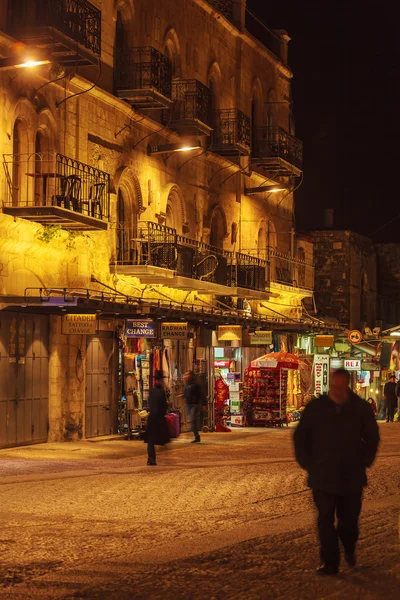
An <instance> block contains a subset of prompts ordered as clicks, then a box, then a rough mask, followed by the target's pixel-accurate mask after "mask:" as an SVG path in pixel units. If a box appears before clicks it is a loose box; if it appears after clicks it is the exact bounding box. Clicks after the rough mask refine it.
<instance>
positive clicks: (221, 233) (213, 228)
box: [210, 206, 226, 248]
mask: <svg viewBox="0 0 400 600" xmlns="http://www.w3.org/2000/svg"><path fill="white" fill-rule="evenodd" d="M225 237H226V217H225V213H224V211H223V209H222V208H221V207H220V206H216V207H215V208H214V211H213V213H212V217H211V223H210V246H214V247H216V248H223V247H224V239H225Z"/></svg>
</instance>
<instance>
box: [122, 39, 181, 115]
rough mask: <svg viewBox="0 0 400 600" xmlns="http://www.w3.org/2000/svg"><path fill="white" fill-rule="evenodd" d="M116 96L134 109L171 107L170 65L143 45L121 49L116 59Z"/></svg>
mask: <svg viewBox="0 0 400 600" xmlns="http://www.w3.org/2000/svg"><path fill="white" fill-rule="evenodd" d="M115 69H116V91H117V95H118V96H119V97H120V98H122V99H124V100H126V101H127V102H129V103H130V104H132V105H134V106H135V107H137V108H162V107H168V106H170V105H171V91H172V66H171V62H170V60H169V59H168V58H167V57H166V56H165V55H164V54H162V53H161V52H159V51H158V50H156V49H155V48H152V47H151V46H146V47H143V48H123V49H121V50H118V51H117V53H116V57H115Z"/></svg>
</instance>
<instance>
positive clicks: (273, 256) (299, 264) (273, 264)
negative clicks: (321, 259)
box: [268, 250, 314, 290]
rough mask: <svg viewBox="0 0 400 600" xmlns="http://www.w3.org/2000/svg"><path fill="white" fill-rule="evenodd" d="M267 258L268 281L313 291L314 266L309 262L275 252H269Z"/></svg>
mask: <svg viewBox="0 0 400 600" xmlns="http://www.w3.org/2000/svg"><path fill="white" fill-rule="evenodd" d="M268 257H269V258H268V268H269V274H268V280H269V281H271V282H274V283H281V284H283V285H289V286H291V287H297V288H302V289H307V290H312V289H314V264H313V263H312V262H311V261H309V260H303V259H300V258H296V257H294V256H290V255H287V254H282V253H280V252H277V251H276V250H270V252H269V253H268Z"/></svg>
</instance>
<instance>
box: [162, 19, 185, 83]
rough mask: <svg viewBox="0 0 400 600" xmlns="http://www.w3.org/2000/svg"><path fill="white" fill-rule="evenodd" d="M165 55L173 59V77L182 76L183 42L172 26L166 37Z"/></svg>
mask: <svg viewBox="0 0 400 600" xmlns="http://www.w3.org/2000/svg"><path fill="white" fill-rule="evenodd" d="M164 48H165V55H166V56H167V57H168V58H169V60H170V61H171V67H172V77H173V78H179V77H182V55H181V44H180V42H179V38H178V35H177V33H176V31H175V29H173V28H172V27H171V28H170V29H168V30H167V32H166V34H165V37H164Z"/></svg>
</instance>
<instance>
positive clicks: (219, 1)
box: [206, 0, 233, 22]
mask: <svg viewBox="0 0 400 600" xmlns="http://www.w3.org/2000/svg"><path fill="white" fill-rule="evenodd" d="M206 2H208V4H210V6H212V7H213V8H214V9H215V10H217V11H218V12H219V13H221V15H223V16H224V17H225V18H226V19H228V21H231V22H232V21H233V0H206Z"/></svg>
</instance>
